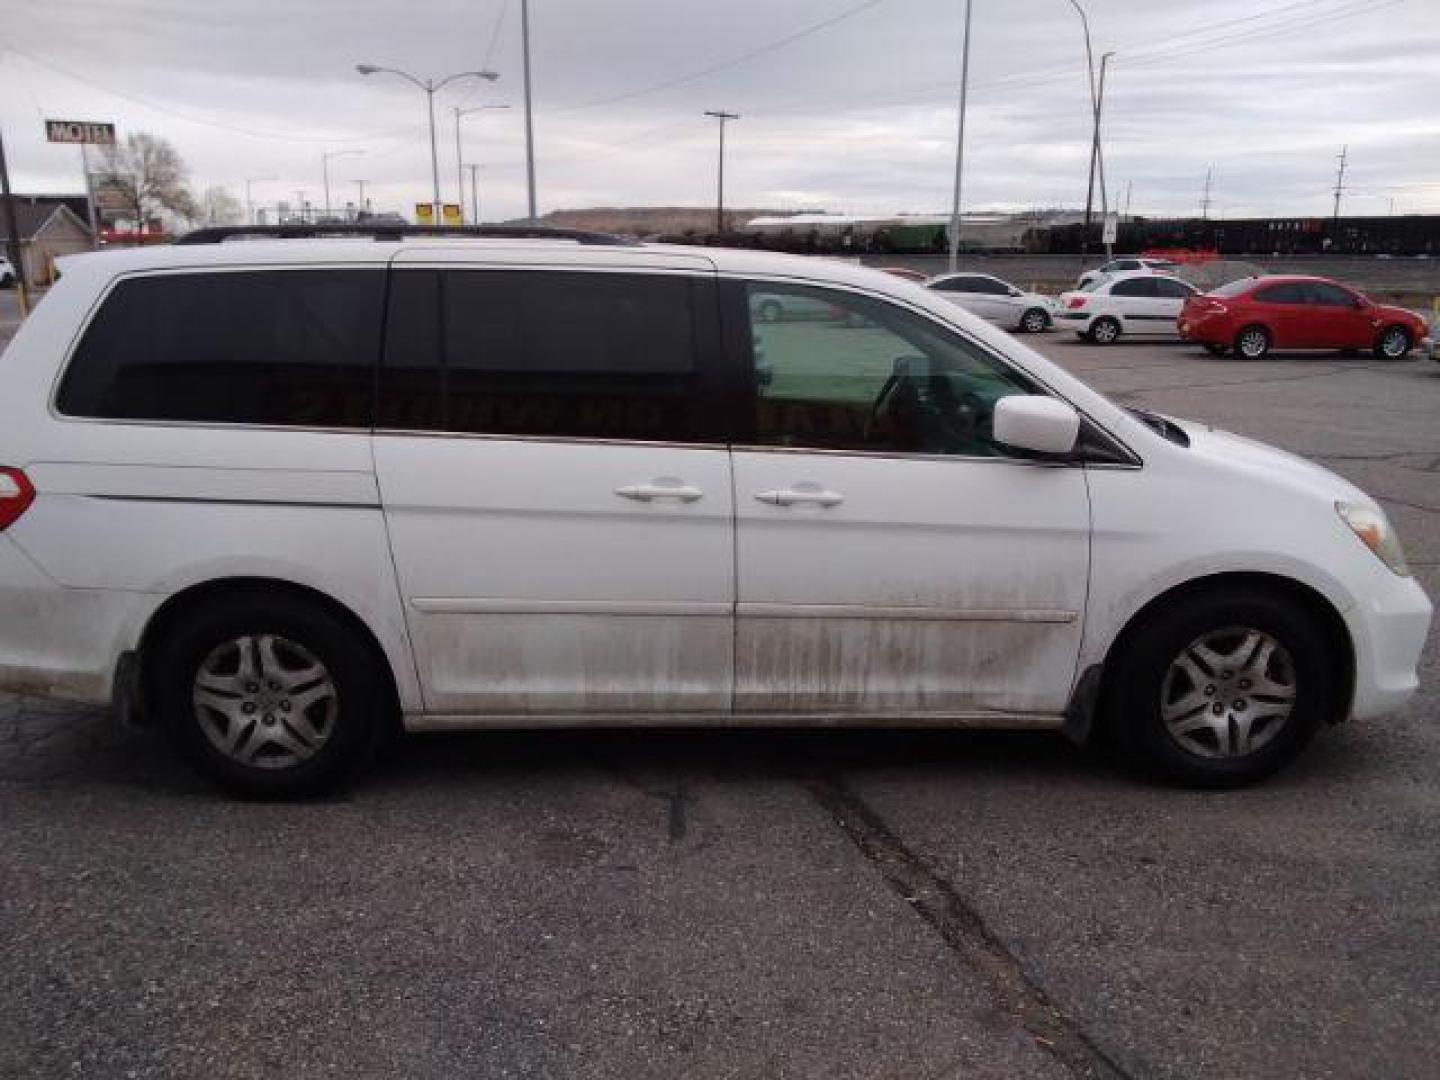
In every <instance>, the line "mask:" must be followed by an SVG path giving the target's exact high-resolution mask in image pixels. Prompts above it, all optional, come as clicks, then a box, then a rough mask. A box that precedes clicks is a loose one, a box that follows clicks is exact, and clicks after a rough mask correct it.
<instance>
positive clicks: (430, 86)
mask: <svg viewBox="0 0 1440 1080" xmlns="http://www.w3.org/2000/svg"><path fill="white" fill-rule="evenodd" d="M355 70H356V71H358V72H359V73H360V74H361V75H376V74H379V73H382V72H383V73H384V74H387V75H398V76H400V78H402V79H404V80H405V81H406V82H409V83H412V84H414V85H415V86H418V87H419V88H420V89H421V90H423V91H425V102H426V105H427V107H428V112H429V116H430V180H431V185H432V186H431V191H432V193H433V195H434V201H433V202H432V203H431V210H432V213H433V217H432V218H431V221H432V222H433V223H434V224H436V225H439V224H440V205H441V204H440V149H439V145H438V144H437V142H436V140H435V92H436V91H437V90H443V89H444V88H445V87H446V86H448V85H449V84H450V83H452V82H454V81H455V80H456V79H465V78H475V79H485V80H486V81H487V82H494V81H495V80H496V79H498V78H499V77H500V76H499V75H497V74H496V73H495V72H493V71H457V72H456V73H455V74H454V75H447V76H446V77H445V78H443V79H441V80H440V81H439V82H436V81H435V80H434V79H425V80H423V81H422V80H420V79H417V78H416V77H415V76H414V75H411V74H410V73H409V72H408V71H401V70H399V69H398V68H387V67H376V66H375V65H374V64H356V65H355Z"/></svg>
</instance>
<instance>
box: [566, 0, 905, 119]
mask: <svg viewBox="0 0 1440 1080" xmlns="http://www.w3.org/2000/svg"><path fill="white" fill-rule="evenodd" d="M883 3H885V0H864V3H861V4H856V5H855V6H853V7H849V8H846V9H845V10H844V11H841V12H839V13H838V14H835V15H832V16H830V17H829V18H828V19H822V20H821V21H820V22H817V23H812V24H811V25H810V26H807V27H805V28H803V29H801V30H797V31H795V32H794V33H791V34H787V35H785V36H784V37H782V38H777V39H776V40H774V41H771V42H769V43H767V44H765V45H761V46H760V47H759V48H756V49H751V50H750V51H749V52H745V53H741V54H740V55H739V56H732V57H731V58H730V59H728V60H722V61H720V62H719V63H718V64H711V65H710V66H709V67H705V68H701V69H700V70H699V71H692V72H690V73H689V74H688V75H677V76H675V77H674V78H670V79H665V80H663V81H662V82H658V83H652V84H651V85H649V86H642V87H638V88H637V89H634V90H626V91H623V92H622V93H619V94H611V95H610V96H608V97H603V98H596V99H594V100H593V101H582V102H580V103H578V104H575V105H564V106H561V107H560V108H558V109H554V110H552V111H553V112H575V111H577V110H579V109H594V108H598V107H599V106H601V105H613V104H615V103H616V102H618V101H629V100H631V99H632V98H637V97H643V96H645V95H646V94H654V93H658V92H659V91H661V90H669V89H671V88H672V87H675V86H682V85H684V84H685V83H690V82H695V81H696V80H698V79H703V78H705V77H706V76H709V75H714V74H716V73H718V72H721V71H725V70H727V69H729V68H732V67H738V66H739V65H740V64H743V63H745V62H746V61H749V60H753V59H755V58H756V57H757V56H764V55H766V54H767V53H772V52H775V51H777V50H779V49H783V48H784V47H785V46H787V45H792V44H794V43H795V42H797V41H799V40H801V39H802V38H807V37H810V36H811V35H812V34H818V33H820V32H821V31H822V30H828V29H829V28H830V27H832V26H835V25H836V24H838V23H842V22H844V21H845V20H847V19H851V18H854V17H855V16H856V15H859V14H860V13H861V12H863V11H868V10H869V9H870V8H873V7H877V6H878V5H880V4H883Z"/></svg>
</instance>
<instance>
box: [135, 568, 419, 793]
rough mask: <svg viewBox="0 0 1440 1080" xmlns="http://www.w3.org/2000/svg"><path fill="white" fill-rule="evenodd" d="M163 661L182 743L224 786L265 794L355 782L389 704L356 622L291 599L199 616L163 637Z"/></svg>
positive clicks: (257, 599) (168, 707) (238, 600)
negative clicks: (354, 627) (350, 623)
mask: <svg viewBox="0 0 1440 1080" xmlns="http://www.w3.org/2000/svg"><path fill="white" fill-rule="evenodd" d="M153 662H154V667H153V669H152V670H153V671H154V672H155V677H154V681H153V685H154V687H155V691H156V697H157V705H158V712H159V716H160V719H161V721H162V723H163V725H164V727H165V730H166V732H167V733H168V735H169V736H170V739H171V741H172V742H173V744H174V745H175V747H176V749H177V750H178V751H179V752H180V754H181V755H182V756H183V757H184V758H185V759H186V760H187V761H188V762H189V763H190V764H191V765H193V766H194V767H195V768H196V769H197V770H199V771H200V772H202V773H203V774H205V775H206V776H208V777H209V778H210V779H212V780H213V781H215V782H216V783H217V784H219V785H220V786H221V787H224V788H226V789H227V790H230V791H233V792H235V793H237V794H241V795H246V796H250V797H256V798H297V797H304V796H310V795H317V794H321V793H323V792H326V791H330V790H333V789H335V788H337V787H340V786H342V785H344V784H345V783H346V782H348V781H350V780H352V779H353V778H354V777H355V775H356V774H357V773H358V772H359V771H360V769H361V768H362V767H363V766H364V765H365V764H366V763H367V762H368V760H369V759H370V756H371V755H372V753H373V752H374V748H375V745H376V742H377V739H378V736H379V734H380V732H381V730H382V727H383V718H384V709H385V707H386V703H387V702H388V701H389V700H390V698H389V694H388V693H387V687H386V685H385V683H384V682H383V680H382V679H381V678H380V677H379V676H378V673H377V670H376V665H375V663H374V660H373V658H372V656H371V655H370V652H369V650H368V649H366V647H365V644H364V643H363V642H362V641H360V640H359V638H358V635H357V634H356V633H355V632H354V631H353V630H352V629H351V628H350V627H349V626H347V625H346V624H345V623H344V622H343V621H341V620H340V619H339V618H337V617H336V616H335V615H334V614H332V613H331V612H329V611H326V610H325V609H324V608H322V607H320V606H318V605H311V604H307V603H305V602H303V601H297V600H294V599H292V598H290V597H287V596H283V595H276V596H269V597H267V596H263V595H255V596H241V597H235V598H232V599H229V600H226V601H223V602H221V603H219V604H217V605H216V606H215V607H214V608H211V609H206V610H203V611H200V612H197V613H196V614H194V615H193V617H190V618H189V619H187V620H185V621H184V622H182V623H180V624H178V625H177V626H175V627H174V628H173V629H172V631H171V632H170V633H169V635H168V636H167V637H166V639H165V640H163V641H161V642H160V643H159V644H158V646H157V651H156V654H155V656H154V658H153Z"/></svg>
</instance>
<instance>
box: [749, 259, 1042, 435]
mask: <svg viewBox="0 0 1440 1080" xmlns="http://www.w3.org/2000/svg"><path fill="white" fill-rule="evenodd" d="M777 309H778V310H779V311H788V312H801V311H805V312H812V313H815V314H814V315H813V317H803V318H802V317H799V316H796V317H794V318H787V317H784V316H782V317H778V318H767V317H766V316H765V314H762V313H766V314H770V315H773V314H774V313H775V311H776V310H777ZM750 312H751V335H752V344H753V354H754V365H755V386H756V402H755V410H756V411H755V423H756V436H757V439H758V440H759V442H760V443H762V444H767V445H776V446H797V447H813V448H816V449H829V450H867V451H874V452H894V453H915V454H955V455H967V456H994V455H997V454H1002V453H1004V450H1003V449H1002V448H1000V447H999V446H997V445H996V444H995V442H994V440H993V438H992V434H991V422H992V417H993V414H994V409H995V403H996V402H997V401H999V400H1000V399H1001V398H1002V397H1006V396H1008V395H1010V394H1024V393H1031V392H1032V389H1031V387H1030V386H1029V385H1028V383H1027V382H1026V380H1024V379H1023V378H1022V377H1021V376H1019V375H1018V374H1016V373H1015V372H1012V371H1010V370H1009V369H1008V368H1005V367H1003V366H1002V365H1000V364H999V363H998V362H997V361H995V360H993V359H991V358H990V357H989V356H987V355H986V354H985V353H983V352H981V351H980V350H979V349H978V348H977V347H975V346H972V345H970V344H968V343H967V342H965V341H964V340H963V339H961V338H959V337H958V336H955V335H953V334H951V333H949V332H947V331H946V330H945V329H944V328H943V327H940V326H938V325H936V324H934V323H932V322H930V321H929V320H927V319H924V318H922V317H920V316H917V315H913V314H911V313H910V312H907V311H905V310H903V309H901V308H898V307H895V306H894V305H891V304H887V303H884V302H882V301H876V300H870V299H868V298H864V297H856V296H852V295H850V294H847V293H836V292H829V291H827V290H823V289H813V288H808V287H800V286H783V287H782V286H773V285H769V284H765V285H761V284H752V285H751V286H750ZM819 312H825V315H824V317H821V316H820V315H819V314H818V313H819Z"/></svg>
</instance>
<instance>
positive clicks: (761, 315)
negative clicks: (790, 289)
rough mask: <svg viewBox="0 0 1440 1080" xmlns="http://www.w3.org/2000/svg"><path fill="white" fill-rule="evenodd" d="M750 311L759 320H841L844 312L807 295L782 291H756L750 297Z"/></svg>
mask: <svg viewBox="0 0 1440 1080" xmlns="http://www.w3.org/2000/svg"><path fill="white" fill-rule="evenodd" d="M750 306H751V308H752V313H753V314H754V316H755V318H756V320H757V321H759V322H781V321H786V322H790V321H796V320H821V321H829V322H835V321H843V320H844V318H845V312H844V311H841V310H839V309H837V308H835V307H832V306H831V305H829V304H826V303H824V302H822V301H819V300H814V299H811V298H810V297H808V296H787V295H785V294H783V293H756V294H755V295H753V296H752V297H750Z"/></svg>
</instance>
